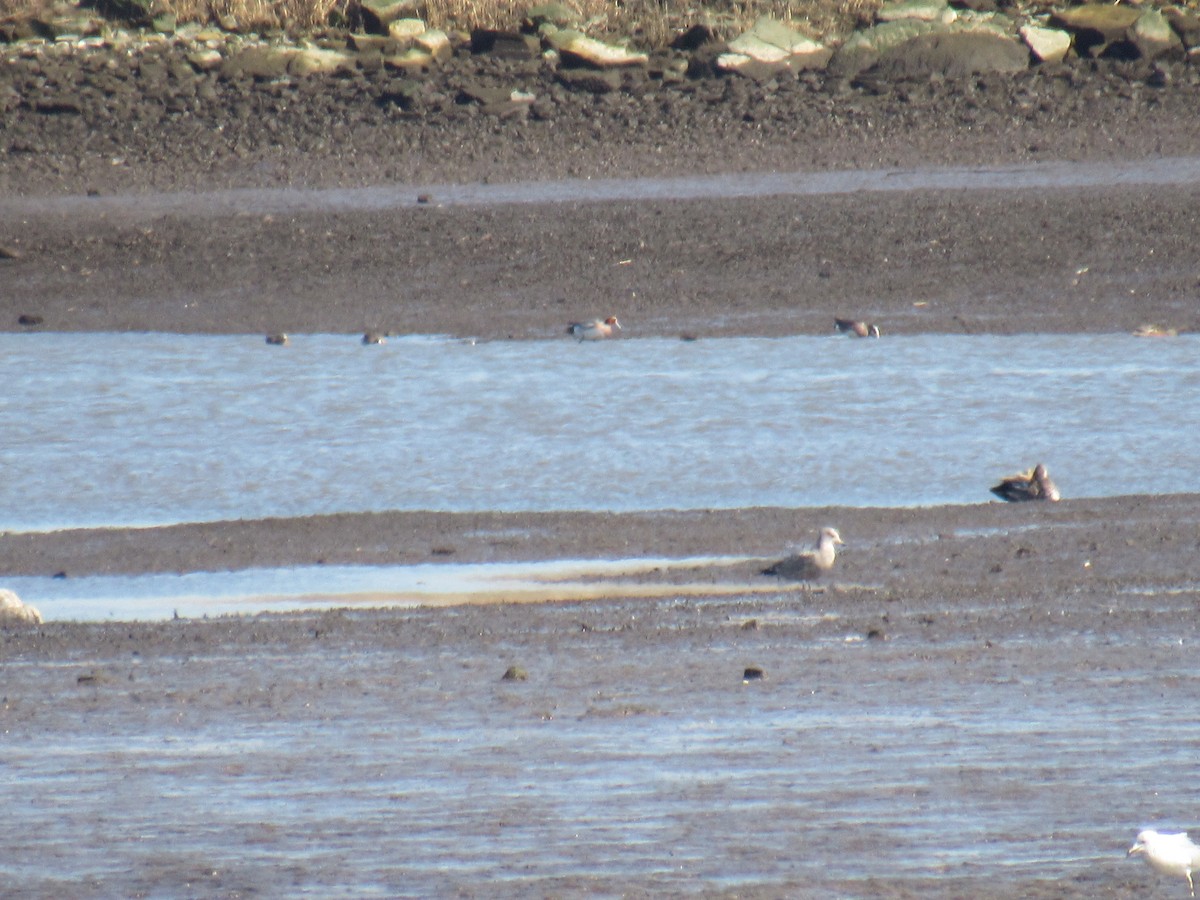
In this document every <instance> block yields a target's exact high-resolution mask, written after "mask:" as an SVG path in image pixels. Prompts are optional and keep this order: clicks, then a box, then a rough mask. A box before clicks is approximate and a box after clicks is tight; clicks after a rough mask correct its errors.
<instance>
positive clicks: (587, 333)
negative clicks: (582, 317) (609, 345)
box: [567, 316, 621, 342]
mask: <svg viewBox="0 0 1200 900" xmlns="http://www.w3.org/2000/svg"><path fill="white" fill-rule="evenodd" d="M620 330H621V323H620V322H618V321H617V317H616V316H609V317H608V318H607V319H603V320H601V319H592V321H590V322H572V323H571V324H570V325H568V326H567V334H569V335H571V336H572V337H574V338H575V340H577V341H580V342H582V341H602V340H604V339H605V338H607V337H612V336H613V333H614V332H617V331H620Z"/></svg>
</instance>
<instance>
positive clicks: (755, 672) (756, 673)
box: [742, 666, 766, 684]
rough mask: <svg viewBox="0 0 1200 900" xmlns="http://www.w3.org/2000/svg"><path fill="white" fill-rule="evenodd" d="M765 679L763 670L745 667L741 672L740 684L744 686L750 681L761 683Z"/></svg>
mask: <svg viewBox="0 0 1200 900" xmlns="http://www.w3.org/2000/svg"><path fill="white" fill-rule="evenodd" d="M765 677H766V673H764V672H763V670H762V669H760V668H759V667H758V666H746V670H745V671H744V672H742V683H743V684H745V683H747V682H750V681H761V680H762V679H763V678H765Z"/></svg>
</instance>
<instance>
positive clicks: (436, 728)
mask: <svg viewBox="0 0 1200 900" xmlns="http://www.w3.org/2000/svg"><path fill="white" fill-rule="evenodd" d="M835 600H836V598H834V602H835ZM829 602H830V598H826V599H825V600H824V601H822V604H821V605H822V606H823V607H825V608H826V609H825V611H826V615H824V616H821V617H819V618H817V619H815V620H814V621H813V622H812V623H805V622H803V621H800V620H796V619H792V620H791V624H780V623H781V622H785V623H786V621H787V620H786V616H787V614H789V613H793V614H794V611H793V610H792V609H791V601H789V603H788V605H787V606H784V607H780V608H778V609H774V608H772V607H768V608H766V609H755V610H754V612H753V614H754V615H756V616H757V617H759V618H760V621H761V622H762V623H763V625H762V627H761V628H760V629H759V630H757V631H754V632H749V633H747V632H744V631H743V630H742V629H741V628H740V627H739V625H740V622H741V621H742V619H743V618H744V617H745V615H748V614H749V613H747V612H744V611H739V608H738V607H737V606H721V605H719V604H718V605H717V606H716V607H714V608H711V609H709V608H708V607H707V606H706V604H704V603H692V604H675V603H661V604H654V603H651V604H649V605H645V604H642V605H637V606H634V605H629V604H627V605H625V606H624V607H621V606H612V605H609V606H607V607H605V608H599V609H598V608H591V609H589V608H580V607H576V606H572V605H562V606H556V607H540V608H539V609H538V611H537V615H530V616H523V615H522V616H511V615H507V614H505V613H504V612H503V611H501V610H494V611H493V612H492V613H490V614H488V615H486V616H484V617H482V618H480V617H478V616H475V615H473V614H471V615H468V614H466V613H465V612H464V611H461V610H442V611H439V612H438V613H437V614H436V618H434V615H433V614H430V613H419V614H415V615H414V616H413V618H412V619H411V620H400V621H392V620H386V621H381V622H377V623H375V624H373V625H372V628H373V629H388V630H391V629H395V630H396V631H398V632H399V631H403V632H408V633H410V634H411V635H412V637H411V638H410V639H404V640H402V641H401V643H400V645H399V646H397V647H393V646H390V643H381V642H380V641H379V640H378V639H377V638H373V637H372V636H371V635H369V634H367V633H358V632H354V633H349V634H346V635H345V636H344V637H342V638H339V636H338V635H339V632H341V631H343V630H344V629H345V623H344V622H342V623H341V624H339V619H338V618H337V617H336V616H335V617H334V618H332V619H322V618H314V619H313V620H312V622H311V623H310V626H311V627H310V628H309V630H308V633H307V634H306V635H305V636H304V637H303V638H302V639H299V640H295V641H293V642H288V641H283V640H280V639H279V638H278V637H275V638H272V636H271V635H272V632H271V631H270V629H269V627H268V625H267V624H266V623H254V622H247V623H245V625H244V628H246V629H250V630H256V629H261V630H262V636H261V637H260V638H258V639H257V641H256V643H255V646H254V649H253V650H250V649H248V647H247V646H246V645H245V644H235V645H230V646H223V645H222V646H216V647H214V646H211V645H208V644H205V643H202V642H194V641H192V640H190V639H189V638H188V637H187V636H186V632H184V634H183V638H182V639H181V640H180V641H179V643H178V645H177V646H176V649H174V650H172V649H169V648H168V649H166V650H160V649H158V648H154V649H153V650H151V649H150V648H142V649H143V650H144V651H146V652H138V653H134V654H133V656H132V657H130V656H129V654H128V651H127V650H117V651H116V652H115V653H114V654H113V655H112V656H104V657H102V658H100V659H95V658H92V657H90V656H85V657H83V658H80V659H77V660H65V661H63V663H62V664H61V665H58V666H55V665H50V664H44V663H32V662H27V661H23V660H20V659H16V660H10V661H8V662H7V663H6V665H5V678H6V705H5V710H6V716H5V720H4V721H5V734H6V749H5V765H6V770H7V771H8V773H9V775H10V777H9V778H7V779H4V781H3V784H0V799H2V800H3V801H4V803H5V808H6V811H7V813H6V816H5V817H4V820H3V822H2V823H0V840H3V841H4V843H5V846H6V847H7V848H8V852H7V853H6V854H5V857H4V859H3V860H0V891H3V892H5V893H6V895H10V896H74V897H86V896H134V895H143V896H164V897H173V896H235V895H239V894H240V895H254V894H261V895H273V896H279V895H287V896H322V897H335V896H337V897H342V896H347V897H348V896H355V897H360V896H375V895H379V896H389V897H400V896H404V897H434V896H450V895H454V894H455V892H456V891H463V892H466V894H467V895H470V896H475V895H480V893H479V892H486V894H487V896H503V897H519V896H531V895H532V896H621V895H625V896H628V895H631V894H632V895H644V894H653V893H658V894H664V893H665V894H669V895H691V894H694V893H696V892H698V891H700V890H701V889H702V888H703V889H704V890H708V891H720V890H726V891H729V892H731V893H736V894H738V895H739V896H752V897H778V896H815V897H848V896H852V897H877V896H881V895H882V896H906V897H911V896H1001V897H1003V896H1031V895H1032V894H1031V892H1030V890H1029V889H1030V887H1031V885H1033V884H1036V883H1037V882H1038V881H1039V880H1044V881H1045V884H1046V886H1045V887H1044V888H1042V891H1043V893H1042V896H1047V897H1063V896H1097V895H1103V896H1123V897H1141V896H1150V895H1151V893H1152V892H1153V891H1155V890H1158V891H1161V895H1162V896H1181V895H1183V894H1182V891H1183V890H1184V886H1183V884H1182V881H1179V882H1178V883H1175V882H1174V880H1168V879H1162V878H1160V877H1158V876H1156V875H1155V874H1154V873H1153V872H1151V871H1149V870H1148V869H1147V868H1146V867H1145V866H1144V864H1142V863H1140V862H1137V861H1126V860H1125V858H1124V851H1125V849H1126V848H1127V847H1128V846H1129V843H1130V842H1131V840H1132V837H1133V834H1134V833H1135V832H1136V830H1137V829H1138V828H1139V827H1141V826H1142V825H1149V824H1158V823H1161V824H1166V825H1174V826H1176V827H1178V826H1179V825H1186V824H1188V823H1189V822H1188V820H1187V819H1186V816H1188V815H1189V814H1193V813H1194V806H1193V805H1192V799H1193V796H1192V794H1191V792H1190V791H1188V790H1186V788H1185V787H1183V786H1186V785H1187V784H1189V783H1190V782H1191V779H1192V778H1193V777H1194V775H1195V753H1194V750H1195V747H1196V746H1197V743H1198V742H1200V721H1198V720H1197V718H1196V717H1195V716H1190V715H1186V714H1184V713H1182V712H1181V711H1182V710H1187V709H1191V708H1194V703H1195V702H1196V700H1197V697H1198V693H1197V692H1198V691H1200V681H1198V680H1197V670H1196V667H1195V661H1194V647H1193V646H1192V645H1191V643H1190V641H1189V642H1188V643H1186V644H1185V643H1184V642H1181V640H1180V633H1179V630H1178V629H1179V625H1180V620H1179V614H1180V612H1181V611H1182V610H1185V609H1186V608H1187V605H1186V603H1180V604H1177V605H1176V608H1175V609H1173V610H1170V611H1167V612H1164V613H1162V614H1156V613H1154V612H1152V611H1150V610H1147V611H1146V614H1145V615H1144V617H1143V618H1142V619H1141V620H1140V624H1139V626H1138V629H1137V638H1138V639H1137V640H1136V641H1133V642H1117V643H1113V642H1111V641H1109V640H1108V639H1107V638H1106V637H1105V636H1101V635H1095V634H1088V633H1080V632H1079V631H1077V630H1075V629H1074V628H1072V627H1071V626H1059V627H1055V626H1053V625H1049V626H1047V625H1040V626H1039V627H1038V632H1039V634H1038V635H1037V638H1036V640H1035V641H1022V640H1020V639H1019V638H1020V636H1019V635H1018V634H1013V633H1010V632H1008V631H1006V630H1005V629H1004V628H1003V627H1001V626H999V625H998V624H996V623H995V622H991V621H979V620H975V621H974V624H972V625H971V626H970V628H969V629H968V631H969V633H966V634H964V633H960V634H959V635H958V636H957V637H956V638H950V639H946V638H943V639H941V640H937V641H927V640H924V639H923V638H922V636H921V633H920V631H919V630H915V631H914V630H912V629H910V628H906V627H904V626H903V625H900V624H897V629H898V632H899V633H898V634H897V635H896V636H895V638H894V640H892V641H889V642H886V643H880V642H848V641H845V640H839V638H840V637H841V636H843V635H849V634H858V633H860V632H859V630H858V629H859V627H860V625H859V624H857V623H856V622H855V619H854V616H855V615H856V613H855V612H853V611H849V610H844V609H843V610H838V609H836V608H835V609H829V608H828V603H829ZM995 612H1002V611H995ZM948 615H953V613H948ZM459 619H462V620H463V621H462V622H461V624H460V623H459V621H458V620H459ZM642 619H648V620H650V624H648V625H643V624H641V622H640V620H642ZM581 622H587V623H590V627H589V628H587V629H582V628H581V624H580V623H581ZM722 623H723V624H722ZM426 632H428V634H427V636H426ZM322 634H325V635H327V636H326V637H322V636H321V635H322ZM328 635H332V637H329V636H328ZM983 635H986V636H988V637H990V638H992V639H994V640H995V641H996V644H995V646H993V645H992V644H991V643H988V644H987V645H986V646H985V645H984V644H983V641H982V636H983ZM1189 637H1190V636H1189ZM512 663H519V664H521V665H523V666H524V667H526V668H527V669H528V671H529V680H528V681H527V682H502V681H501V680H500V678H499V676H500V673H501V672H503V670H504V668H505V667H506V666H508V665H510V664H512ZM749 664H755V665H760V666H762V667H763V668H764V669H765V670H766V672H767V677H766V678H765V679H764V680H762V681H757V682H751V683H749V684H743V683H741V672H742V669H743V667H744V666H746V665H749ZM80 674H86V675H91V676H94V677H93V679H92V680H91V681H88V682H86V683H82V684H78V685H77V684H76V679H77V676H79V675H80ZM68 683H69V686H66V685H68ZM47 694H49V695H50V696H52V697H53V698H54V702H52V703H51V702H45V701H44V700H43V698H44V697H46V696H47ZM1181 817H1182V818H1181ZM956 879H962V880H961V881H957V880H956ZM1122 884H1128V885H1131V886H1132V887H1131V888H1129V889H1128V890H1127V891H1126V892H1125V893H1120V894H1118V893H1115V892H1113V891H1114V889H1115V887H1116V886H1117V885H1122ZM6 889H7V890H6ZM1103 891H1108V892H1107V893H1101V894H1098V892H1103Z"/></svg>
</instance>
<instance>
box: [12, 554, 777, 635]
mask: <svg viewBox="0 0 1200 900" xmlns="http://www.w3.org/2000/svg"><path fill="white" fill-rule="evenodd" d="M745 559H746V557H688V558H682V559H660V558H654V557H641V558H638V559H636V560H634V559H625V560H554V561H552V562H516V563H478V564H458V563H422V564H419V565H411V566H291V567H288V568H281V569H238V570H236V571H227V572H188V573H185V574H182V575H176V574H172V573H163V574H152V575H81V576H73V577H71V578H54V577H36V576H20V577H11V576H10V577H8V578H6V579H5V581H4V586H5V587H7V588H9V589H10V590H14V591H16V593H17V595H18V596H19V597H21V598H22V600H24V601H25V602H26V603H29V604H32V605H33V606H35V607H36V608H37V610H38V612H40V613H41V614H42V617H43V619H44V620H46V621H76V622H96V621H103V620H105V619H112V620H116V621H121V622H127V621H154V620H163V619H169V618H172V617H173V616H179V617H182V618H198V617H203V616H219V615H235V614H239V613H258V612H288V611H294V610H325V609H341V608H359V609H361V608H364V607H384V606H386V607H412V606H452V605H455V604H461V603H482V602H486V603H534V602H545V601H550V600H554V601H563V600H589V599H596V598H600V597H616V596H623V597H655V596H663V595H671V596H714V595H721V594H724V595H733V594H738V595H744V594H750V593H754V592H755V591H758V592H764V593H765V592H778V591H779V585H778V584H777V583H776V582H775V581H774V580H773V579H770V580H767V579H764V580H763V581H762V583H760V584H759V585H758V586H757V587H752V586H749V585H747V584H746V583H745V581H744V579H743V580H741V581H739V582H737V583H729V584H703V585H691V586H681V585H677V584H635V583H623V584H621V585H617V584H615V583H614V582H612V581H606V582H602V583H597V581H596V579H597V578H601V577H604V576H614V575H618V576H625V577H628V576H631V575H636V574H638V573H643V572H649V571H652V570H656V569H658V570H665V569H670V568H675V567H680V568H688V567H693V566H700V565H730V564H733V563H736V562H742V561H745Z"/></svg>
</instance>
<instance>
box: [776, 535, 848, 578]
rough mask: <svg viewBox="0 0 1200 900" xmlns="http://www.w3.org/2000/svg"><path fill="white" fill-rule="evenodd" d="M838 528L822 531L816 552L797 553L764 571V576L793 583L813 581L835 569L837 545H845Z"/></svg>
mask: <svg viewBox="0 0 1200 900" xmlns="http://www.w3.org/2000/svg"><path fill="white" fill-rule="evenodd" d="M845 543H846V542H845V541H843V540H842V536H841V535H840V534H838V532H837V529H836V528H829V527H828V526H827V527H825V528H822V529H821V535H820V537H818V538H817V547H816V549H815V550H813V551H810V552H807V553H796V554H794V555H792V556H788V557H786V558H784V559H781V560H779V562H777V563H774V564H773V565H770V566H768V567H767V568H765V569H763V570H762V574H763V575H775V576H778V577H779V578H787V579H789V580H791V581H813V580H814V579H817V578H820V577H821V576H822V575H824V574H825V573H827V572H828V571H829V570H830V569H832V568H833V561H834V560H835V559H837V545H838V544H843V545H844V544H845Z"/></svg>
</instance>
